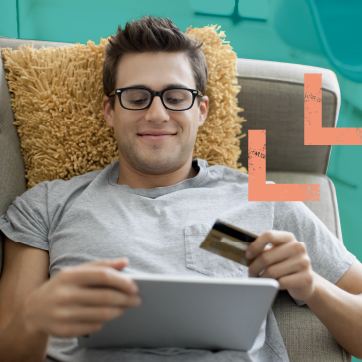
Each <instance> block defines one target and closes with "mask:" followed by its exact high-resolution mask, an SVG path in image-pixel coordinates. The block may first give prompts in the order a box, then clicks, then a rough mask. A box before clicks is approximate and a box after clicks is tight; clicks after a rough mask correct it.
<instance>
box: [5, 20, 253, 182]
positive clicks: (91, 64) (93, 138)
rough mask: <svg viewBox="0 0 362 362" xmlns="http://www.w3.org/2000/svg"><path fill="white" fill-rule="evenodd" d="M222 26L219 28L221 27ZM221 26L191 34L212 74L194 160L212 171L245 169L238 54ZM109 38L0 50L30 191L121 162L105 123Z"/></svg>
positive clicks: (112, 137) (112, 135)
mask: <svg viewBox="0 0 362 362" xmlns="http://www.w3.org/2000/svg"><path fill="white" fill-rule="evenodd" d="M219 28H220V27H219ZM219 28H216V26H211V27H204V28H202V29H198V28H196V29H189V30H188V34H189V35H190V36H192V37H194V36H195V37H197V38H198V39H199V40H202V41H203V42H204V45H203V48H202V49H203V51H204V53H205V56H206V60H207V66H208V69H209V73H210V75H209V82H208V86H207V92H206V94H207V95H208V96H209V98H210V111H209V115H208V117H207V120H206V122H205V123H204V125H203V126H202V127H200V129H199V132H198V136H197V140H196V144H195V148H194V155H193V157H199V158H203V159H205V160H207V161H208V163H209V164H210V165H213V164H220V165H225V166H229V167H233V168H238V167H239V169H240V171H242V172H246V169H245V167H241V168H240V166H241V165H240V164H237V160H238V158H239V156H240V153H241V151H240V147H239V142H240V141H239V140H240V138H241V137H243V136H245V134H243V135H240V133H241V122H243V121H244V119H243V118H240V117H238V112H240V111H241V109H240V108H238V107H237V98H236V95H237V93H238V92H239V90H240V87H239V86H238V85H237V80H236V54H235V52H233V50H232V48H231V46H230V45H229V44H228V42H225V41H224V39H223V38H224V37H225V35H224V33H223V32H220V33H217V31H218V30H219ZM107 44H108V40H107V39H101V42H100V44H98V45H95V44H94V42H92V41H88V43H87V45H82V44H75V45H70V46H68V47H59V48H55V49H54V48H44V47H43V48H41V49H40V50H37V49H34V48H32V47H29V46H28V47H27V46H21V47H19V50H11V49H10V48H6V49H2V55H3V59H4V67H5V71H6V79H7V80H8V84H9V90H10V93H11V99H12V108H13V111H14V115H15V124H16V125H17V126H18V127H17V128H18V133H19V138H20V143H21V151H22V154H23V158H24V163H25V169H26V178H27V186H28V188H31V187H33V186H35V185H36V184H38V183H40V182H42V181H51V180H54V179H63V180H68V179H70V178H72V177H73V176H77V175H82V174H84V173H86V172H89V171H93V170H98V169H102V168H104V167H106V166H107V165H109V164H110V163H112V162H113V161H115V160H116V159H117V158H118V151H117V144H116V140H115V138H114V133H113V130H112V129H111V128H109V127H108V126H107V124H106V122H105V120H104V116H103V111H102V99H103V96H104V93H103V87H102V67H103V62H104V49H105V47H106V45H107Z"/></svg>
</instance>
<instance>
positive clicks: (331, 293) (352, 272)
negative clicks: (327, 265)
mask: <svg viewBox="0 0 362 362" xmlns="http://www.w3.org/2000/svg"><path fill="white" fill-rule="evenodd" d="M305 302H306V303H307V305H308V306H309V308H310V309H311V310H312V311H313V312H314V313H315V314H316V316H317V317H318V318H319V319H320V320H321V321H322V323H323V324H324V325H325V326H326V327H327V328H328V329H329V331H330V332H331V333H332V335H333V337H334V338H335V339H336V341H337V342H338V343H339V344H340V345H341V346H342V347H343V348H344V349H345V350H346V351H348V352H349V353H350V354H352V355H353V356H355V357H357V358H362V343H361V336H362V264H361V263H360V262H359V261H358V260H355V262H354V263H353V264H352V265H351V267H350V268H349V269H348V271H347V272H346V273H345V274H344V275H343V277H342V278H341V279H340V280H339V281H338V282H337V283H336V285H334V284H332V283H330V282H329V281H327V280H326V279H324V278H322V277H321V276H319V275H318V274H316V276H315V291H314V293H313V294H312V296H311V297H310V298H309V299H307V300H306V301H305Z"/></svg>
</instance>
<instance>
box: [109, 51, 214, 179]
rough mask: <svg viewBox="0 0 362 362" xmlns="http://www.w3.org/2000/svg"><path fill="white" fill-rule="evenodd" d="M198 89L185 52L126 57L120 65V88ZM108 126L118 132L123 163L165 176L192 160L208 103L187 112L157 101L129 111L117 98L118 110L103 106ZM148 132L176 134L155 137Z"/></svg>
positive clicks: (147, 172)
mask: <svg viewBox="0 0 362 362" xmlns="http://www.w3.org/2000/svg"><path fill="white" fill-rule="evenodd" d="M175 85H178V86H180V87H184V88H191V89H196V85H195V80H194V77H193V74H192V70H191V65H190V63H189V60H188V58H187V56H186V55H185V54H184V53H166V52H157V53H155V52H154V53H132V54H125V55H124V56H123V57H122V58H121V60H120V63H119V65H118V71H117V81H116V88H125V87H132V86H143V87H146V88H149V89H151V90H153V91H162V90H164V89H165V88H168V87H170V86H175ZM103 110H104V115H105V119H106V122H107V124H108V125H109V126H110V127H112V128H114V131H115V136H116V140H117V145H118V150H119V158H120V164H122V165H124V166H126V167H129V168H131V169H132V170H134V171H136V172H138V173H142V174H152V175H163V174H168V173H171V172H174V171H176V170H178V169H180V168H181V167H182V166H183V165H185V164H186V163H188V162H190V163H191V160H192V154H193V148H194V144H195V140H196V135H197V131H198V127H199V126H201V125H202V124H203V123H204V121H205V119H206V116H207V111H208V99H207V97H203V98H202V100H201V102H200V105H199V102H198V100H197V98H196V99H195V102H194V104H193V106H192V108H190V109H188V110H186V111H171V110H168V109H166V108H165V107H164V106H163V104H162V101H161V99H160V97H157V96H156V97H154V99H153V102H152V104H151V106H150V107H149V108H147V109H144V110H137V111H133V110H127V109H124V108H123V107H122V106H121V105H120V103H119V100H118V97H117V96H116V99H115V106H114V110H112V108H111V106H110V104H109V102H107V98H106V97H105V101H104V102H103ZM147 133H153V134H154V133H160V134H162V133H171V135H167V136H153V137H151V136H149V135H146V134H147Z"/></svg>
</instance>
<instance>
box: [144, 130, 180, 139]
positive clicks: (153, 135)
mask: <svg viewBox="0 0 362 362" xmlns="http://www.w3.org/2000/svg"><path fill="white" fill-rule="evenodd" d="M175 134H176V133H171V132H166V131H162V132H154V131H153V132H151V131H150V132H142V133H139V134H138V135H139V136H141V137H142V138H143V139H146V140H150V141H161V140H164V139H166V138H170V137H172V136H174V135H175Z"/></svg>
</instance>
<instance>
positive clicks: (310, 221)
mask: <svg viewBox="0 0 362 362" xmlns="http://www.w3.org/2000/svg"><path fill="white" fill-rule="evenodd" d="M273 229H274V230H284V231H289V232H292V233H293V234H294V235H295V237H296V239H297V240H298V241H301V242H304V243H305V245H306V247H307V252H308V255H309V257H310V259H311V265H312V268H313V270H314V271H315V272H316V273H317V274H319V275H321V276H322V277H323V278H325V279H327V280H328V281H330V282H331V283H333V284H335V283H336V282H337V281H338V280H339V279H340V278H341V277H342V276H343V274H344V273H345V272H346V271H347V270H348V269H349V268H350V266H351V265H352V263H353V262H354V260H355V258H356V257H355V256H354V255H353V254H351V253H350V252H349V251H348V250H347V249H346V247H345V246H344V245H343V244H342V243H341V242H340V241H339V240H338V239H337V238H336V236H335V235H334V234H333V233H331V232H330V231H329V229H328V228H327V227H326V226H325V225H324V223H323V222H322V221H321V220H320V219H319V218H318V217H317V216H316V215H315V214H314V213H313V212H312V211H311V210H310V209H309V208H308V207H307V206H306V205H305V204H304V203H303V202H301V201H298V202H295V201H290V202H280V201H279V202H275V207H274V225H273ZM295 301H296V303H297V304H298V305H303V304H305V303H304V302H303V301H299V300H295Z"/></svg>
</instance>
